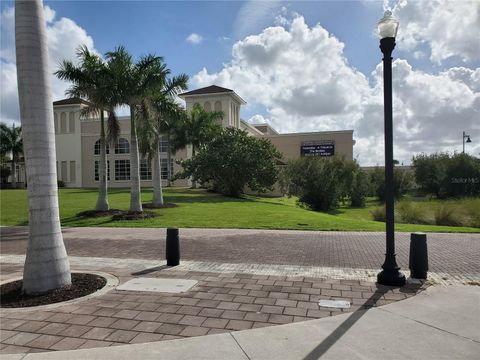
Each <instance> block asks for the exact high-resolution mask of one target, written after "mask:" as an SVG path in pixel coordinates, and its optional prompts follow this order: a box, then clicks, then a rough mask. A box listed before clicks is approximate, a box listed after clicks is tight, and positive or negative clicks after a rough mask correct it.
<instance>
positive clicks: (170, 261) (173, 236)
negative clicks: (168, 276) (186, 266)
mask: <svg viewBox="0 0 480 360" xmlns="http://www.w3.org/2000/svg"><path fill="white" fill-rule="evenodd" d="M165 257H166V258H167V266H177V265H178V264H180V240H179V238H178V229H177V228H168V229H167V245H166V248H165Z"/></svg>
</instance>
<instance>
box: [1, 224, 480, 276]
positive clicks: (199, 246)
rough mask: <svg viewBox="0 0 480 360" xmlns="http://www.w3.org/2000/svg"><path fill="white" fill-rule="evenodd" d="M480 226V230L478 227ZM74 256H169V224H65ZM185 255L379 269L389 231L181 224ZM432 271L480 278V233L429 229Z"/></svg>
mask: <svg viewBox="0 0 480 360" xmlns="http://www.w3.org/2000/svg"><path fill="white" fill-rule="evenodd" d="M26 231H27V230H26V228H21V227H18V228H1V233H2V234H1V235H2V236H1V242H0V246H1V253H2V254H25V249H26V237H27V232H26ZM479 231H480V230H479ZM63 232H64V240H65V244H66V247H67V251H68V254H69V255H70V256H95V257H117V258H136V259H152V260H154V259H161V260H163V259H165V252H164V250H165V241H164V239H165V229H138V228H135V229H132V228H66V229H64V230H63ZM180 235H181V251H182V259H184V260H198V261H211V262H226V263H252V264H281V265H289V264H290V265H299V266H325V267H336V268H362V269H378V268H379V266H380V265H381V264H382V263H383V261H384V253H385V234H384V233H379V232H312V231H281V230H278V231H275V230H274V231H267V230H263V231H262V230H235V229H229V230H226V229H223V230H222V229H218V230H217V229H181V230H180ZM427 237H428V252H429V270H430V271H433V272H438V273H444V274H449V275H453V276H456V275H462V274H469V275H470V276H474V277H475V276H477V277H479V278H480V262H479V261H478V259H480V234H438V233H429V234H428V235H427ZM409 247H410V234H408V233H397V234H396V251H397V262H398V264H399V266H400V267H401V268H402V269H408V256H409Z"/></svg>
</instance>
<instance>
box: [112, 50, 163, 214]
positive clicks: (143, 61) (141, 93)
mask: <svg viewBox="0 0 480 360" xmlns="http://www.w3.org/2000/svg"><path fill="white" fill-rule="evenodd" d="M106 58H107V61H108V62H109V64H110V68H111V69H112V71H113V72H114V73H115V79H116V90H117V91H118V94H119V95H120V99H121V100H120V103H121V104H124V105H128V106H129V107H130V181H131V189H130V211H132V212H141V211H143V208H142V201H141V193H140V166H139V162H140V161H139V149H138V137H137V120H136V116H137V113H138V112H139V111H140V110H141V108H142V104H143V102H144V101H145V99H147V98H148V97H149V96H152V95H153V94H155V93H156V92H157V91H159V90H161V88H162V86H163V84H164V81H165V78H166V76H167V75H168V69H167V68H166V65H165V64H164V63H163V58H162V57H159V56H155V55H151V54H149V55H146V56H143V57H141V58H140V59H139V60H138V61H137V62H136V63H135V62H134V61H133V59H132V56H131V55H130V54H129V53H128V52H127V51H126V49H125V48H124V47H122V46H120V47H118V48H116V49H115V50H114V51H112V52H108V53H107V54H106Z"/></svg>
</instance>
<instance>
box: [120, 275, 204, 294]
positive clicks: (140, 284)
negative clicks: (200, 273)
mask: <svg viewBox="0 0 480 360" xmlns="http://www.w3.org/2000/svg"><path fill="white" fill-rule="evenodd" d="M197 283H198V281H197V280H183V279H158V278H146V277H141V278H135V279H132V280H129V281H127V282H126V283H125V284H122V285H120V286H118V287H117V290H128V291H150V292H165V293H182V292H185V291H188V290H190V289H191V288H192V287H193V286H195V285H196V284H197Z"/></svg>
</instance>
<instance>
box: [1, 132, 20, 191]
mask: <svg viewBox="0 0 480 360" xmlns="http://www.w3.org/2000/svg"><path fill="white" fill-rule="evenodd" d="M0 152H1V155H2V156H5V155H7V154H10V155H11V157H12V158H11V161H12V170H11V172H10V174H11V175H12V187H13V188H14V189H15V188H16V187H17V163H18V161H19V160H20V156H21V155H22V154H23V140H22V128H21V127H15V124H12V127H11V128H9V127H8V126H7V125H6V124H4V123H1V124H0Z"/></svg>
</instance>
